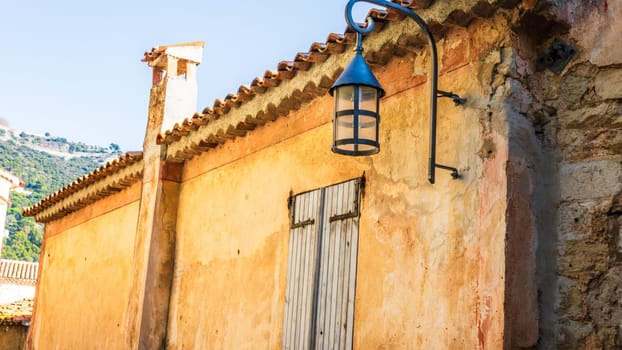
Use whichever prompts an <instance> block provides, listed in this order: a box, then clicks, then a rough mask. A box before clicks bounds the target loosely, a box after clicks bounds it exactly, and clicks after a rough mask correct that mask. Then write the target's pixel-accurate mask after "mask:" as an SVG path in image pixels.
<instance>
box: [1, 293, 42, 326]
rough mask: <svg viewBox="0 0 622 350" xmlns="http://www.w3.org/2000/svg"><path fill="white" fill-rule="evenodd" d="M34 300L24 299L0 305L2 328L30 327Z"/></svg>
mask: <svg viewBox="0 0 622 350" xmlns="http://www.w3.org/2000/svg"><path fill="white" fill-rule="evenodd" d="M33 304H34V300H33V299H23V300H20V301H16V302H13V303H10V304H4V305H0V326H29V325H30V319H31V318H32V306H33Z"/></svg>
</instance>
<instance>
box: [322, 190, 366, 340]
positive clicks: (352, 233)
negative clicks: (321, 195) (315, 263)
mask: <svg viewBox="0 0 622 350" xmlns="http://www.w3.org/2000/svg"><path fill="white" fill-rule="evenodd" d="M359 188H360V179H355V180H351V181H348V182H344V183H341V184H338V185H334V186H331V187H328V188H326V194H325V206H326V209H325V213H324V217H323V226H324V232H323V234H322V247H321V265H320V277H319V286H318V289H319V291H318V307H317V309H318V314H317V320H316V329H315V332H316V337H315V344H316V346H315V348H316V349H352V336H353V326H354V297H355V295H354V292H355V288H356V262H357V255H358V231H359V230H358V226H359Z"/></svg>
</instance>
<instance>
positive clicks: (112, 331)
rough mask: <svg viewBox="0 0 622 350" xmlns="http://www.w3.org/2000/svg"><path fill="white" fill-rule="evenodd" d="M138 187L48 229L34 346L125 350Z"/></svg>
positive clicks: (38, 293) (33, 328) (130, 188)
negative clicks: (126, 311) (125, 318)
mask: <svg viewBox="0 0 622 350" xmlns="http://www.w3.org/2000/svg"><path fill="white" fill-rule="evenodd" d="M139 194H140V184H139V183H137V184H135V185H133V186H131V187H129V188H127V189H126V190H123V191H121V192H119V193H117V194H115V195H112V196H109V197H106V198H104V199H102V200H100V201H98V202H96V203H95V204H93V205H90V206H88V207H86V208H84V209H81V210H79V211H77V212H75V213H72V214H70V215H68V216H66V217H65V218H63V219H60V220H56V221H54V222H51V223H48V224H47V225H46V233H45V236H44V237H45V238H44V243H43V248H42V256H41V262H40V263H41V265H42V266H41V269H40V271H41V274H40V276H39V281H38V285H37V296H36V303H35V309H34V315H33V321H32V327H31V332H33V334H31V337H30V344H29V345H30V346H31V348H38V349H123V348H125V347H126V345H125V344H126V342H127V339H126V337H127V331H126V329H125V323H124V317H125V310H126V306H127V297H128V294H129V287H130V282H131V281H130V276H131V274H130V271H131V262H132V253H133V246H134V235H135V232H136V218H137V215H138V207H139V203H138V198H139V197H138V196H139Z"/></svg>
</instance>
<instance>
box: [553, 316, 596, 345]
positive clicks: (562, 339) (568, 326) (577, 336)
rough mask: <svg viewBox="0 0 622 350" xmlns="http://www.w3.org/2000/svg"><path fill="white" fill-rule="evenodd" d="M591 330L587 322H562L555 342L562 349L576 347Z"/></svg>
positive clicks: (591, 327)
mask: <svg viewBox="0 0 622 350" xmlns="http://www.w3.org/2000/svg"><path fill="white" fill-rule="evenodd" d="M593 330H594V328H593V326H592V324H591V323H589V322H577V321H567V322H562V323H561V324H560V327H559V333H558V334H557V343H558V345H559V347H560V348H562V349H577V348H578V347H579V345H580V344H581V343H583V341H584V339H585V338H587V337H588V336H589V335H590V333H592V331H593Z"/></svg>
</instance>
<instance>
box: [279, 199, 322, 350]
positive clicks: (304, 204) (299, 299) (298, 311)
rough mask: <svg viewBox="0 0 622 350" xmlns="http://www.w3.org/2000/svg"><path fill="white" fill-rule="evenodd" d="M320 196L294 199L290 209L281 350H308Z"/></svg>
mask: <svg viewBox="0 0 622 350" xmlns="http://www.w3.org/2000/svg"><path fill="white" fill-rule="evenodd" d="M321 195H322V191H321V190H315V191H312V192H306V193H303V194H300V195H297V196H296V197H294V201H293V203H292V204H291V208H290V213H291V219H290V220H291V229H290V232H289V255H288V265H287V287H286V290H285V322H284V325H283V348H284V349H290V350H298V349H308V348H309V345H310V344H311V334H312V333H311V327H312V325H313V315H312V313H313V304H314V302H313V300H314V298H315V297H314V294H315V293H316V291H315V280H316V271H317V267H316V266H317V261H318V260H317V255H318V247H319V243H318V231H319V230H318V226H319V225H320V222H321V221H320V220H319V219H318V218H319V217H320V214H319V210H320V203H321Z"/></svg>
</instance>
